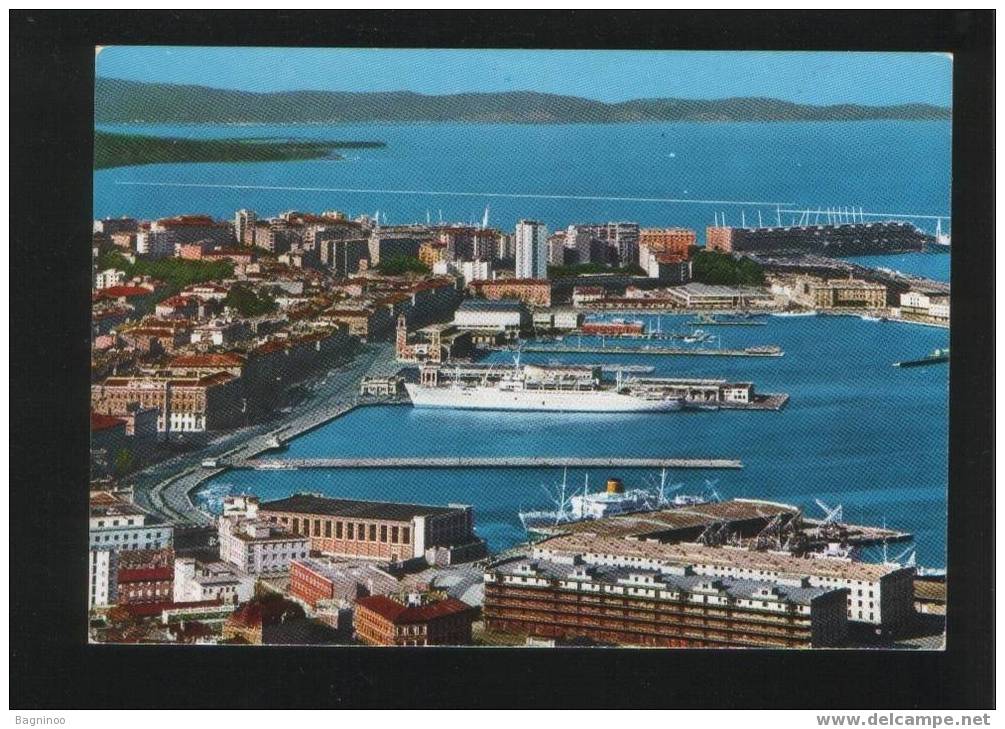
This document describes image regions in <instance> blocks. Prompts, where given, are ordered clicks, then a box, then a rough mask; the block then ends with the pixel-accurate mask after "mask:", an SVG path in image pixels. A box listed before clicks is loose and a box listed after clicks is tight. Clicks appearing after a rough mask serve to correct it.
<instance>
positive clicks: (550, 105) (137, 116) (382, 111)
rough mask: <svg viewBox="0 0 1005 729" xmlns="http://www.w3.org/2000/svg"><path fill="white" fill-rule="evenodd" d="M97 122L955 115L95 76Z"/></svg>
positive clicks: (913, 107) (913, 108)
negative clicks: (236, 86) (268, 87)
mask: <svg viewBox="0 0 1005 729" xmlns="http://www.w3.org/2000/svg"><path fill="white" fill-rule="evenodd" d="M95 86H96V88H95V120H96V121H97V122H98V123H99V124H113V123H130V122H139V123H174V124H192V123H211V124H255V123H304V124H310V123H322V122H468V123H519V124H574V123H592V124H609V123H615V122H658V121H690V122H732V121H769V122H770V121H859V120H867V119H908V120H924V119H949V118H950V110H949V109H948V108H946V107H941V106H932V105H930V104H900V105H897V106H862V105H859V104H837V105H831V106H813V105H807V104H795V103H792V102H789V101H782V100H780V99H766V98H753V97H742V98H728V99H712V100H698V99H672V98H665V99H636V100H633V101H624V102H619V103H611V104H609V103H605V102H602V101H595V100H593V99H584V98H581V97H578V96H559V95H556V94H541V93H536V92H532V91H508V92H495V93H483V94H476V93H469V94H449V95H443V96H427V95H423V94H416V93H412V92H410V91H390V92H372V93H367V92H346V91H282V92H270V93H253V92H249V91H233V90H228V89H215V88H210V87H208V86H179V85H173V84H149V83H142V82H137V81H125V80H122V79H111V78H98V79H97V82H96V85H95Z"/></svg>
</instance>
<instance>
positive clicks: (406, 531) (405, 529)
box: [401, 527, 411, 544]
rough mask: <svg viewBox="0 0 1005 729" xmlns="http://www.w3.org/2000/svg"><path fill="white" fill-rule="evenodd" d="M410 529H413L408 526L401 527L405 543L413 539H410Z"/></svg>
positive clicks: (402, 538) (402, 539)
mask: <svg viewBox="0 0 1005 729" xmlns="http://www.w3.org/2000/svg"><path fill="white" fill-rule="evenodd" d="M410 531H411V530H410V529H409V528H408V527H402V528H401V541H402V543H403V544H408V543H409V542H410V541H411V539H409V537H411V534H410V533H409V532H410Z"/></svg>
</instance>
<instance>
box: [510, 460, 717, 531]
mask: <svg viewBox="0 0 1005 729" xmlns="http://www.w3.org/2000/svg"><path fill="white" fill-rule="evenodd" d="M567 476H568V473H567V472H566V473H564V474H563V476H562V483H561V484H560V485H559V487H558V493H557V495H556V496H554V497H552V500H553V501H554V503H555V508H554V509H548V510H541V511H521V512H519V514H518V516H519V517H520V523H521V524H522V525H523V528H524V529H525V530H526V531H528V532H531V533H547V532H548V531H549V530H551V529H553V528H554V527H557V526H561V525H562V524H570V523H574V522H579V521H588V520H592V519H604V518H607V517H610V516H617V515H619V514H638V513H645V512H649V511H659V510H661V509H672V508H683V507H686V506H694V505H697V504H706V503H708V502H709V501H710V500H712V498H713V497H711V496H708V497H706V496H694V495H690V494H676V495H675V496H674V497H673V498H670V497H669V496H668V495H667V493H668V492H667V487H666V477H667V474H666V469H664V470H663V473H662V475H661V478H660V484H659V486H658V487H656V488H653V489H646V488H634V489H625V487H624V484H623V483H622V482H621V479H618V478H609V479H607V484H606V486H605V488H604V490H603V491H596V492H591V491H590V481H589V478H590V477H589V476H588V475H587V476H586V480H585V483H584V485H583V490H582V491H580V492H578V493H574V494H572V495H571V496H569V495H568V483H567ZM681 486H682V485H681V484H678V485H676V486H673V487H671V488H670V491H676V490H677V489H680V488H681ZM713 493H714V492H713ZM715 496H718V495H717V494H716V495H715Z"/></svg>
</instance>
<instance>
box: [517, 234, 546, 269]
mask: <svg viewBox="0 0 1005 729" xmlns="http://www.w3.org/2000/svg"><path fill="white" fill-rule="evenodd" d="M516 277H517V278H547V277H548V228H547V227H546V226H545V225H544V224H543V223H539V222H537V221H536V220H521V221H520V222H519V223H517V224H516Z"/></svg>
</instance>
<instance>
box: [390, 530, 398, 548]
mask: <svg viewBox="0 0 1005 729" xmlns="http://www.w3.org/2000/svg"><path fill="white" fill-rule="evenodd" d="M391 541H392V542H394V543H395V544H397V543H398V527H391Z"/></svg>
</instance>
